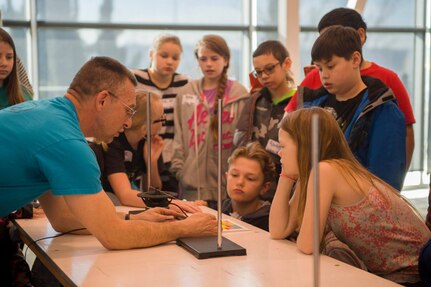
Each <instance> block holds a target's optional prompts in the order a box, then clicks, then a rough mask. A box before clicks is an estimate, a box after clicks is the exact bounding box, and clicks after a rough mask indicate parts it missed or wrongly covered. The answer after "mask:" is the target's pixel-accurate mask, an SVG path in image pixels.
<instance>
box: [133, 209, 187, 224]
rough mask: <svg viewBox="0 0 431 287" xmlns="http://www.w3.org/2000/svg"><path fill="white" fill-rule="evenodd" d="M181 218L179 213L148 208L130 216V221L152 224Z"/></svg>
mask: <svg viewBox="0 0 431 287" xmlns="http://www.w3.org/2000/svg"><path fill="white" fill-rule="evenodd" d="M179 216H183V214H182V213H181V212H179V211H176V210H172V209H167V208H163V207H154V208H150V209H148V210H147V211H143V212H141V213H138V214H130V220H146V221H153V222H163V221H167V220H173V219H175V217H179Z"/></svg>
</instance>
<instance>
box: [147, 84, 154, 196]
mask: <svg viewBox="0 0 431 287" xmlns="http://www.w3.org/2000/svg"><path fill="white" fill-rule="evenodd" d="M152 123H153V121H152V119H151V92H147V139H146V141H147V192H150V190H151V189H150V186H151V124H152Z"/></svg>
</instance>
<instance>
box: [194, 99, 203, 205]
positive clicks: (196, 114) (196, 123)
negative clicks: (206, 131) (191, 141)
mask: <svg viewBox="0 0 431 287" xmlns="http://www.w3.org/2000/svg"><path fill="white" fill-rule="evenodd" d="M198 104H199V101H197V102H196V105H195V111H194V114H195V115H194V116H195V123H194V128H195V136H194V138H195V153H196V172H197V173H198V174H197V177H198V200H201V175H200V174H201V173H200V171H199V142H198V139H199V138H198Z"/></svg>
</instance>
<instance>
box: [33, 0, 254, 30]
mask: <svg viewBox="0 0 431 287" xmlns="http://www.w3.org/2000/svg"><path fill="white" fill-rule="evenodd" d="M37 7H38V18H39V19H41V20H46V21H61V22H63V21H64V22H97V23H100V22H102V23H135V24H136V23H139V24H144V23H147V24H200V25H213V24H214V25H243V24H244V21H245V19H246V18H244V15H243V14H244V13H243V1H242V0H218V1H201V0H182V1H177V0H160V1H154V0H91V1H88V0H38V1H37Z"/></svg>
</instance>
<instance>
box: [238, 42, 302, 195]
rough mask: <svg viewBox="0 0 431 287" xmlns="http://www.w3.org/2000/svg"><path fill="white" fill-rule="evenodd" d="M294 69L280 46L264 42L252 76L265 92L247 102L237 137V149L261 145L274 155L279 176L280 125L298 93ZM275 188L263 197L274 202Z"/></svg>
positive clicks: (286, 53)
mask: <svg viewBox="0 0 431 287" xmlns="http://www.w3.org/2000/svg"><path fill="white" fill-rule="evenodd" d="M291 65H292V60H291V59H290V57H289V52H288V51H287V49H286V48H285V47H284V46H283V44H282V43H281V42H279V41H274V40H270V41H265V42H263V43H261V44H260V45H259V46H258V47H257V49H256V50H255V51H254V52H253V66H254V71H253V76H254V78H255V79H257V80H258V81H259V83H260V85H262V86H263V88H262V89H261V90H260V91H258V92H256V93H254V94H253V95H252V96H251V97H250V98H249V99H248V100H247V102H246V104H245V106H244V109H243V112H242V114H241V118H240V119H239V121H238V126H237V128H236V130H235V135H234V144H235V145H236V146H244V145H246V144H247V143H249V142H253V141H258V142H259V143H260V144H261V145H262V146H263V147H264V148H265V149H266V150H267V151H268V152H269V153H270V154H271V156H272V159H273V161H274V162H275V163H276V171H277V174H280V172H281V164H280V157H279V156H278V151H279V143H278V123H279V122H280V121H281V119H282V118H283V115H284V107H285V106H286V105H287V103H289V101H290V99H291V97H292V96H293V94H294V93H295V91H296V86H295V83H294V80H293V77H292V74H291V71H290V67H291ZM277 181H278V176H277V177H276V182H277ZM275 187H276V184H275V185H274V186H273V188H271V190H270V191H269V192H267V193H265V194H264V195H263V196H262V197H263V198H264V199H267V200H270V201H272V198H273V197H274V193H275Z"/></svg>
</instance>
